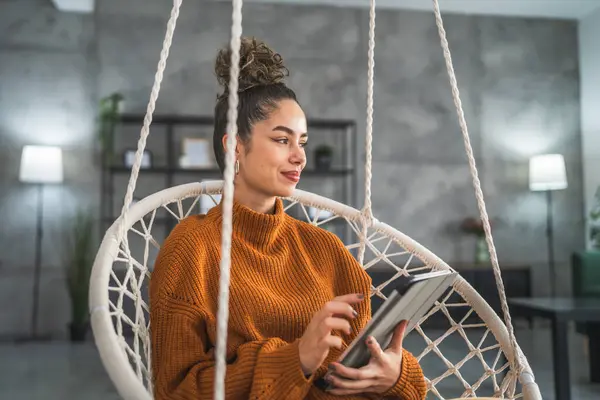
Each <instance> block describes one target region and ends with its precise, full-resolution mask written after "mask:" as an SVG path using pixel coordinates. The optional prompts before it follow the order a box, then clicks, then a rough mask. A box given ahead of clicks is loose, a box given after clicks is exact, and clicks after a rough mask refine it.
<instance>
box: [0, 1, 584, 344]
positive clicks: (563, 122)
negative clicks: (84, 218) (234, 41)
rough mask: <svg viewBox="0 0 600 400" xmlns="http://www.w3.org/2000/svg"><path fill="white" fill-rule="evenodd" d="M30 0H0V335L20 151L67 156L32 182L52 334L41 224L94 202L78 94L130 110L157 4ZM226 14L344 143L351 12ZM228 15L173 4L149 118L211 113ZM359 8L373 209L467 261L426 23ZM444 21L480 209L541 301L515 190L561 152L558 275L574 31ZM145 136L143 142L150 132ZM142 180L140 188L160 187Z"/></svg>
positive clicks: (541, 233)
mask: <svg viewBox="0 0 600 400" xmlns="http://www.w3.org/2000/svg"><path fill="white" fill-rule="evenodd" d="M4 4H8V6H4ZM45 4H46V3H45V2H42V1H39V2H31V3H23V2H19V5H17V2H16V1H15V2H8V3H3V7H4V9H3V13H2V15H1V16H0V33H2V34H1V35H0V93H6V92H8V93H10V96H2V97H0V143H1V144H2V145H1V146H0V163H1V165H2V168H1V171H2V172H0V174H1V175H0V188H1V191H0V193H1V195H0V218H1V219H2V221H3V224H2V228H1V229H2V231H1V232H2V234H1V236H0V262H1V263H2V266H1V267H0V268H1V269H0V271H1V273H2V279H1V280H0V282H1V283H0V285H1V288H0V293H2V295H1V296H2V297H1V298H0V300H2V301H4V302H5V304H12V306H11V307H9V308H4V309H3V311H2V312H0V334H1V335H16V334H20V333H23V334H24V333H26V332H27V329H28V320H29V314H28V312H29V308H30V298H31V296H30V294H29V293H30V287H31V275H32V267H31V266H32V263H33V254H32V248H33V235H34V232H35V208H34V205H35V196H34V192H32V189H31V188H28V187H26V186H23V185H21V184H19V183H18V182H17V176H18V175H17V174H18V164H19V154H20V153H19V152H20V148H21V146H22V145H24V144H26V143H29V142H48V143H56V144H60V145H64V146H65V147H66V151H67V155H66V159H67V162H66V163H67V165H66V180H67V184H66V185H65V187H63V188H53V189H49V190H48V191H47V194H46V197H47V198H46V207H47V213H46V218H45V220H44V226H45V228H46V232H47V235H46V239H47V240H46V244H45V247H44V279H43V282H44V292H43V301H42V303H43V307H44V311H45V314H44V316H43V317H42V319H43V321H42V325H43V328H44V330H45V331H47V332H52V333H55V334H60V333H62V332H64V326H65V324H66V323H67V322H68V310H67V311H65V307H68V302H67V299H66V296H65V294H64V289H63V288H64V286H63V283H62V280H61V279H62V278H61V274H60V272H59V271H60V270H59V266H60V257H59V255H58V254H57V251H56V249H57V248H58V244H59V243H60V237H59V236H58V235H57V234H58V233H59V232H60V231H61V230H62V229H64V228H63V226H62V225H63V223H62V221H63V220H64V217H65V216H66V215H68V213H69V212H70V211H71V209H72V208H73V206H75V205H78V204H92V205H94V204H97V201H98V197H99V193H98V183H97V182H98V181H97V175H98V167H97V165H98V164H97V160H96V158H95V157H96V156H95V153H94V152H93V151H92V150H93V149H94V148H95V147H96V144H95V140H94V139H93V131H92V128H93V126H92V123H93V117H94V111H95V104H96V101H97V99H98V98H99V97H100V96H103V95H106V94H109V93H112V92H113V91H120V92H121V93H123V94H124V96H125V98H126V103H125V109H126V111H130V112H143V111H144V110H145V107H146V104H147V101H148V96H149V92H150V87H151V85H152V82H153V80H154V73H155V71H156V65H157V61H158V57H159V52H160V48H161V45H162V39H163V36H164V31H165V25H166V21H167V19H168V15H169V2H159V1H147V0H145V1H142V0H136V1H128V2H122V1H117V0H103V1H102V2H99V3H98V7H99V8H98V10H97V12H96V15H95V16H94V17H93V18H92V17H89V16H79V15H67V14H61V13H58V12H55V11H53V10H52V9H51V8H50V6H47V5H45ZM142 4H143V7H142ZM4 10H7V12H4ZM244 13H245V14H244V25H245V26H244V34H246V35H257V36H259V37H261V38H264V39H265V40H266V41H267V42H268V43H269V44H270V45H271V46H273V47H274V48H275V49H276V50H278V51H280V52H282V53H283V56H284V58H285V60H286V62H287V64H288V66H289V68H290V70H291V77H290V81H289V82H290V85H292V86H293V87H294V88H296V90H297V92H298V95H299V97H300V101H301V103H302V104H303V106H304V107H305V109H306V112H307V114H308V116H309V117H324V118H325V117H327V118H353V119H356V120H357V122H358V125H359V132H361V136H360V139H359V144H361V145H362V143H363V132H364V128H365V124H364V119H365V108H366V70H367V59H366V54H367V34H368V29H367V28H368V14H367V13H366V12H365V11H364V10H360V11H359V10H353V9H346V10H341V9H338V8H313V7H310V8H309V7H298V6H272V5H247V6H245V8H244ZM289 15H294V18H292V19H290V18H288V16H289ZM230 16H231V11H230V8H229V6H228V5H224V4H211V3H203V4H202V5H201V6H199V5H198V4H195V3H193V2H189V3H184V6H183V9H182V13H181V16H180V20H179V22H178V25H177V31H176V35H175V40H174V42H173V48H172V51H171V54H170V61H169V63H168V67H167V71H166V73H165V77H164V80H163V85H162V90H161V95H160V98H159V101H158V104H157V110H156V112H157V113H181V114H210V113H211V110H212V108H213V101H214V98H215V95H216V92H215V90H216V84H215V80H214V77H213V72H212V68H213V60H214V56H215V52H216V48H217V47H220V46H221V45H223V44H225V43H227V40H228V37H229V21H230ZM377 18H378V22H377V46H376V89H375V90H376V94H375V123H374V136H375V142H374V178H373V205H374V211H375V214H376V216H377V217H378V218H380V219H382V220H384V221H386V222H388V223H390V224H391V225H393V226H396V227H398V228H399V229H400V230H402V231H403V232H405V233H407V234H409V235H410V236H412V237H414V238H415V239H416V240H418V241H419V242H422V243H423V244H424V245H426V246H427V247H429V248H431V249H432V250H433V251H434V252H435V253H436V254H438V255H440V256H441V257H442V258H444V259H446V260H447V261H449V262H461V261H462V262H469V261H471V259H472V258H473V245H474V243H473V241H472V238H469V237H462V236H458V235H457V233H456V231H457V228H456V226H457V225H458V224H459V223H460V221H461V220H462V219H463V218H464V217H466V216H475V215H477V208H476V203H475V197H474V191H473V188H472V184H471V178H470V175H469V171H468V167H467V162H466V157H465V153H464V147H463V143H462V138H461V134H460V129H459V126H458V123H457V118H456V112H455V109H454V104H453V102H452V98H451V92H450V87H449V85H448V79H447V76H446V71H445V66H444V62H443V57H442V52H441V49H440V45H439V39H438V37H437V30H436V28H435V25H434V23H433V18H432V16H431V14H430V13H420V12H392V11H386V12H380V13H378V15H377ZM332 21H336V23H335V24H332V23H331V22H332ZM444 21H445V24H446V29H447V33H448V36H449V41H450V46H451V50H452V54H453V59H454V63H455V68H456V72H457V75H458V81H459V86H460V89H461V97H462V101H463V106H464V110H465V113H466V117H467V121H468V124H469V130H470V135H471V141H472V144H473V147H474V151H475V156H476V159H477V162H478V168H479V171H480V178H481V180H482V184H483V189H484V194H485V195H486V201H487V204H488V213H489V214H490V217H492V218H494V219H495V220H496V219H497V220H498V222H495V224H494V235H495V238H496V245H497V247H498V251H499V257H500V260H501V262H503V263H518V264H527V265H531V266H532V267H533V269H534V282H535V287H534V292H535V293H536V294H542V295H543V294H545V293H547V289H546V286H547V279H546V276H545V274H546V247H545V246H546V245H545V208H544V207H545V205H544V204H545V203H544V198H543V196H541V195H539V194H534V193H530V192H529V191H528V188H527V162H528V157H529V156H530V155H532V154H536V153H540V152H547V151H558V152H562V153H563V154H564V155H565V157H566V160H567V163H568V165H567V168H568V178H569V189H568V190H566V191H564V192H559V193H557V194H556V196H555V198H556V202H555V221H556V224H557V225H556V246H557V259H558V261H559V264H560V265H559V274H560V279H561V280H562V281H564V279H566V278H567V276H568V270H567V269H566V267H567V265H568V257H569V254H570V252H571V251H573V250H575V249H578V248H580V247H581V246H582V244H583V235H582V234H581V232H582V231H583V221H582V217H581V216H582V193H581V192H582V174H581V140H580V127H579V92H578V90H579V77H578V53H577V26H576V24H575V23H570V22H564V21H552V20H539V21H538V20H529V19H513V18H489V17H473V16H459V15H448V16H446V17H445V20H444ZM154 140H155V139H154ZM148 145H149V146H160V144H157V143H156V142H153V136H151V137H150V141H149V144H148ZM359 156H360V157H363V156H364V152H363V151H361V152H360V154H359ZM76 173H79V174H80V175H77V176H76V175H75V174H76ZM142 175H144V174H143V172H142ZM362 179H363V173H362V171H360V176H359V180H358V181H359V182H362ZM145 182H147V183H142V181H140V186H139V191H140V193H144V192H145V191H153V190H155V189H154V187H155V186H158V187H159V188H160V182H158V183H157V182H156V181H152V179H150V181H148V180H146V181H145ZM124 183H125V181H124V182H123V184H124ZM309 189H310V190H314V191H317V192H319V191H320V188H319V187H318V186H317V187H310V188H309ZM119 193H120V192H119ZM362 193H363V191H362V189H359V198H362ZM359 204H362V200H361V201H360V202H359ZM117 210H118V209H117ZM567 286H568V285H565V286H564V287H562V288H561V290H568V287H567Z"/></svg>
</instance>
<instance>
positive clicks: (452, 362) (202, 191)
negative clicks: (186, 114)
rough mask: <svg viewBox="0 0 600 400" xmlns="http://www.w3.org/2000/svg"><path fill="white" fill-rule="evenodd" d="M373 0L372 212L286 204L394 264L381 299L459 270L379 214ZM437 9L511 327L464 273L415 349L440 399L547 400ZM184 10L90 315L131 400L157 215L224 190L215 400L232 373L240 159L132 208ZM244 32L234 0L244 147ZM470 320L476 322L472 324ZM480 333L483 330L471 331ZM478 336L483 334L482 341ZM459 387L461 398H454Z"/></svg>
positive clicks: (99, 270) (137, 391) (142, 352)
mask: <svg viewBox="0 0 600 400" xmlns="http://www.w3.org/2000/svg"><path fill="white" fill-rule="evenodd" d="M370 1H371V7H370V13H369V26H370V29H369V69H368V72H369V73H368V81H367V86H368V90H367V94H368V96H367V132H366V143H365V147H366V154H367V158H366V163H365V206H364V208H363V209H362V210H357V209H354V208H352V207H349V206H347V205H344V204H341V203H339V202H336V201H333V200H331V199H327V198H324V197H322V196H319V195H316V194H311V193H307V192H304V191H301V190H296V191H295V192H294V194H293V196H292V197H291V198H289V199H285V202H286V210H290V208H291V207H300V211H301V214H300V215H304V216H306V217H307V219H309V220H310V218H308V216H309V214H308V212H307V211H306V207H307V206H310V207H314V208H315V209H317V210H326V211H329V212H331V213H333V216H332V217H330V218H328V219H327V220H325V221H320V220H319V219H318V214H317V217H315V218H314V219H313V220H311V223H313V224H323V225H324V224H327V223H333V222H332V219H339V220H341V221H344V223H346V224H348V225H349V226H350V228H351V230H352V231H353V232H354V233H355V234H356V237H357V242H356V243H352V244H348V247H349V248H350V249H358V256H357V258H358V260H359V262H360V263H361V265H362V266H363V268H365V269H367V270H368V269H370V268H373V267H374V266H376V265H385V266H386V267H387V268H389V269H390V271H391V272H392V277H391V278H390V279H389V280H387V281H386V282H384V283H382V284H381V285H378V286H376V287H373V288H372V293H371V295H372V296H379V297H382V298H384V297H385V296H384V294H383V289H384V288H385V286H387V285H388V284H390V283H391V282H393V281H394V280H395V279H396V278H398V277H399V276H402V275H410V274H413V273H414V272H416V271H420V272H421V271H426V270H430V269H449V268H450V266H448V265H447V264H446V263H444V262H443V261H442V260H441V259H439V258H438V257H436V256H435V255H434V254H433V253H432V252H431V251H429V250H428V249H426V248H425V247H423V246H422V245H420V244H419V243H417V242H415V241H414V240H412V239H411V238H410V237H408V236H407V235H405V234H403V233H402V232H400V231H398V230H397V229H394V228H392V227H391V226H389V225H386V224H385V223H382V222H380V221H378V220H377V219H376V218H375V217H374V216H373V213H372V210H371V174H372V170H371V165H372V154H371V150H372V139H373V135H372V122H373V118H372V115H373V65H374V62H373V60H374V57H373V54H374V46H375V42H374V29H375V2H374V0H370ZM433 5H434V13H435V18H436V24H437V26H438V30H439V33H440V40H441V44H442V49H443V52H444V58H445V60H446V66H447V69H448V75H449V78H450V84H451V87H452V95H453V98H454V103H455V105H456V110H457V115H458V118H459V124H460V127H461V131H462V134H463V140H464V143H465V149H466V153H467V158H468V160H469V167H470V171H471V174H472V177H473V184H474V188H475V194H476V197H477V203H478V207H479V211H480V215H481V219H482V221H483V223H484V230H485V235H486V239H487V243H488V248H489V250H490V255H491V262H492V267H493V271H494V276H495V278H496V283H497V287H498V291H499V295H500V301H501V305H502V309H503V314H504V315H503V316H504V319H505V321H504V323H503V322H502V320H501V319H500V318H499V316H498V315H497V314H496V313H495V312H494V311H493V310H492V309H491V307H490V306H489V305H488V304H487V303H486V302H485V300H484V299H483V298H482V297H481V296H480V295H479V294H478V293H477V292H476V291H475V290H474V289H473V288H472V287H471V286H470V285H469V284H468V283H467V282H466V281H465V280H464V279H462V278H461V277H460V276H459V277H458V279H457V280H456V282H455V284H454V285H453V289H452V291H451V292H450V293H448V294H447V295H445V296H444V297H443V298H440V299H439V301H438V302H437V304H436V306H435V307H434V308H433V309H432V310H431V311H430V312H429V313H428V314H427V315H426V316H425V317H423V319H422V320H421V321H419V323H418V324H417V325H416V326H415V328H414V330H413V332H412V335H418V336H419V337H421V338H422V339H423V344H422V346H420V347H418V346H417V347H414V346H412V347H411V348H410V350H411V351H412V352H413V353H414V354H415V355H416V356H417V358H418V359H419V360H420V361H421V362H422V364H423V365H425V364H428V363H426V362H425V361H427V360H425V358H431V357H435V358H437V359H438V360H440V365H442V366H443V370H442V371H436V370H429V369H428V368H427V365H425V367H424V372H425V375H426V380H427V384H428V389H429V392H430V393H431V394H433V395H434V396H435V397H436V398H439V399H446V398H453V397H457V396H462V397H469V398H473V397H476V396H477V395H478V394H479V393H480V394H482V395H487V396H493V397H495V398H497V397H502V398H508V399H514V398H521V397H522V398H525V399H527V400H541V395H540V393H539V389H538V386H537V384H536V383H535V380H534V376H533V373H532V371H531V369H530V367H529V365H528V363H527V360H526V359H525V357H524V355H523V353H522V352H521V350H520V348H519V346H518V344H517V341H516V338H515V336H514V332H513V328H512V322H511V319H510V315H509V313H508V306H507V302H506V296H505V293H504V287H503V284H502V279H501V273H500V267H499V264H498V259H497V256H496V251H495V247H494V244H493V238H492V235H491V228H490V225H489V219H488V216H487V213H486V210H485V203H484V201H483V194H482V192H481V187H480V182H479V180H478V177H477V170H476V167H475V160H474V157H473V152H472V149H471V146H470V142H469V135H468V130H467V126H466V121H465V118H464V114H463V112H462V106H461V102H460V97H459V92H458V87H457V83H456V77H455V75H454V70H453V67H452V61H451V57H450V50H449V48H448V42H447V41H446V38H445V32H444V29H443V25H442V19H441V15H440V11H439V6H438V3H437V0H433ZM180 6H181V0H174V6H173V9H172V12H171V18H170V20H169V23H168V24H167V34H166V36H165V41H164V44H163V50H162V52H161V56H160V60H159V64H158V70H157V74H156V78H155V82H154V85H153V87H152V92H151V95H150V101H149V104H148V111H147V115H146V118H145V120H144V126H143V127H142V131H141V135H140V140H139V143H138V149H137V152H136V158H135V161H134V164H133V167H132V173H131V178H130V181H129V184H128V186H127V192H126V194H125V199H124V203H123V208H122V210H121V216H120V217H119V218H118V219H117V220H116V221H115V223H114V224H113V225H112V226H111V227H110V228H109V230H108V231H107V232H106V235H105V237H104V239H103V241H102V244H101V246H100V249H99V251H98V254H97V256H96V260H95V262H94V265H93V271H92V277H91V288H90V314H91V323H92V328H93V331H94V337H95V340H96V344H97V346H98V349H99V352H100V356H101V359H102V362H103V363H104V366H105V368H106V370H107V371H108V374H109V376H110V378H111V379H112V381H113V382H114V383H115V386H116V388H117V390H118V391H119V393H120V394H121V396H122V397H124V398H125V399H127V400H130V399H151V398H152V382H151V377H152V371H151V362H150V360H151V356H152V355H151V354H150V349H151V346H150V342H149V341H150V335H149V330H150V329H151V327H150V326H149V323H148V322H149V305H148V302H147V300H146V299H147V297H144V290H145V289H146V287H147V283H148V279H149V278H150V276H151V266H152V262H153V256H154V255H155V254H156V253H157V252H158V250H159V249H160V242H161V240H162V238H160V237H158V236H157V235H156V233H155V232H154V230H153V228H156V224H155V222H156V221H157V218H161V220H162V222H164V220H163V219H164V218H165V217H167V218H175V219H176V220H177V221H180V220H181V219H183V218H185V217H186V216H188V215H190V214H192V213H195V212H196V211H195V210H196V206H197V204H198V200H199V198H200V197H201V196H209V197H211V196H212V195H215V194H220V193H221V192H222V191H223V194H224V196H223V204H224V213H223V242H222V244H223V246H222V260H221V266H220V267H221V269H220V272H221V278H220V290H219V310H218V316H217V320H218V321H219V325H218V327H217V343H216V352H215V356H216V369H215V375H216V379H215V398H217V399H223V397H224V373H225V367H226V365H225V361H224V359H225V343H226V336H227V335H226V334H227V320H228V318H227V309H228V308H227V304H228V300H229V297H228V296H229V291H228V288H229V267H230V250H231V229H232V228H231V205H232V195H233V189H234V187H233V175H234V174H233V163H234V159H233V157H234V156H233V153H231V152H228V153H227V155H226V168H225V179H224V181H222V182H221V181H217V182H210V183H190V184H186V185H181V186H176V187H172V188H168V189H165V190H163V191H160V192H158V193H155V194H152V195H150V196H148V197H146V198H144V199H143V200H141V201H139V202H137V203H136V204H134V205H132V199H133V192H134V190H135V184H136V181H137V177H138V174H139V171H140V166H141V161H142V155H143V150H144V148H145V144H146V139H147V137H148V135H149V126H150V123H151V119H152V113H153V111H154V107H155V104H156V100H157V98H158V93H159V89H160V83H161V81H162V74H163V71H164V69H165V64H166V59H167V57H168V53H169V48H170V45H171V40H172V37H173V32H174V29H175V22H176V20H177V17H178V15H179V9H180ZM240 36H241V0H233V14H232V39H231V48H232V62H231V65H232V71H231V77H230V79H231V80H230V83H229V93H231V95H230V97H229V109H230V112H229V114H228V127H227V131H228V132H230V133H232V134H231V135H229V137H228V140H229V142H228V146H227V148H234V145H235V140H236V135H237V126H236V124H235V121H236V120H237V105H238V103H237V102H238V99H237V79H238V74H239V68H238V63H239V44H240ZM136 240H137V243H136ZM456 307H461V308H463V309H464V310H465V311H466V314H462V317H461V318H460V319H459V320H454V319H453V316H452V310H454V309H455V308H456ZM435 313H442V314H443V315H444V316H445V317H446V318H447V319H448V324H449V328H448V329H447V330H445V331H443V332H441V333H440V334H439V335H437V334H436V337H433V334H432V333H431V331H429V330H428V332H427V333H426V332H425V331H424V330H423V328H422V326H423V325H424V324H425V323H426V322H427V320H428V319H429V318H430V317H431V315H433V314H435ZM468 317H469V320H467V318H468ZM471 317H475V320H476V321H475V322H473V321H472V319H473V318H471ZM472 332H476V333H475V334H470V333H472ZM428 335H431V336H428ZM475 335H476V336H477V338H476V340H475V338H474V336H475ZM450 336H455V338H453V339H452V346H453V347H455V346H456V340H457V339H459V340H460V341H462V342H464V345H465V348H464V351H465V354H464V356H463V357H459V358H458V359H450V357H449V356H447V354H448V349H444V344H445V342H446V341H448V338H449V337H450ZM445 354H446V355H445ZM504 358H506V360H507V361H506V362H505V361H503V359H504ZM473 364H474V365H476V366H477V368H475V366H474V365H473ZM466 365H469V367H468V368H466V367H465V366H466ZM467 370H468V371H467ZM461 371H462V372H461ZM473 371H475V375H473V376H467V375H468V374H469V375H470V374H472V373H473ZM452 380H455V384H454V385H452V384H449V385H446V383H447V382H449V381H452ZM457 385H458V386H457ZM453 388H454V389H453ZM456 388H458V391H459V392H461V393H451V392H452V391H453V390H456Z"/></svg>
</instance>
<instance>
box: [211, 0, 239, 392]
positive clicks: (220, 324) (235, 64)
mask: <svg viewBox="0 0 600 400" xmlns="http://www.w3.org/2000/svg"><path fill="white" fill-rule="evenodd" d="M231 20H232V22H231V43H230V46H231V70H230V71H231V72H230V76H229V98H228V103H229V104H228V105H229V109H228V111H227V134H228V135H227V152H226V154H225V182H224V183H223V232H222V236H221V249H222V250H221V264H220V267H221V276H220V281H219V310H218V314H217V344H216V349H215V357H216V370H215V399H217V400H222V399H224V398H225V373H226V371H227V364H226V359H225V356H226V350H227V323H228V319H229V281H230V264H231V234H232V229H233V228H232V210H233V191H234V186H233V178H234V175H235V171H234V163H235V147H236V144H237V134H238V127H237V118H238V102H239V99H238V77H239V74H240V44H241V36H242V0H233V11H232V15H231Z"/></svg>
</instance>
